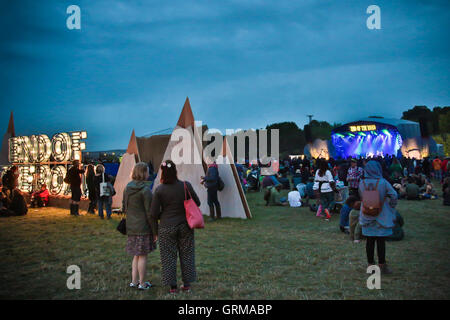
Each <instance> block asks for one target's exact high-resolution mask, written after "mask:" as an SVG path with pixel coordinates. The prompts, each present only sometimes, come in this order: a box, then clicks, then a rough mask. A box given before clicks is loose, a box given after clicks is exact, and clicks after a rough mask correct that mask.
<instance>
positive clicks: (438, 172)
mask: <svg viewBox="0 0 450 320" xmlns="http://www.w3.org/2000/svg"><path fill="white" fill-rule="evenodd" d="M434 177H435V178H436V179H437V180H439V181H441V180H442V175H441V170H434Z"/></svg>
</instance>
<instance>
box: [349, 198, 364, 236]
mask: <svg viewBox="0 0 450 320" xmlns="http://www.w3.org/2000/svg"><path fill="white" fill-rule="evenodd" d="M360 209H361V201H355V202H354V203H353V208H352V210H351V211H350V216H349V218H350V219H349V220H350V239H351V240H352V241H353V242H354V243H359V242H360V241H361V238H362V233H361V225H360V224H359V211H360Z"/></svg>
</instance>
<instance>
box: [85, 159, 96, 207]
mask: <svg viewBox="0 0 450 320" xmlns="http://www.w3.org/2000/svg"><path fill="white" fill-rule="evenodd" d="M94 177H95V171H94V165H93V164H89V165H88V166H87V169H86V185H87V189H88V192H89V208H88V213H91V214H95V208H96V207H97V196H96V192H95V182H94Z"/></svg>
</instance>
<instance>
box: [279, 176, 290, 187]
mask: <svg viewBox="0 0 450 320" xmlns="http://www.w3.org/2000/svg"><path fill="white" fill-rule="evenodd" d="M278 181H279V183H281V184H282V185H283V189H286V190H289V189H291V183H290V182H289V179H288V178H287V177H286V175H285V174H283V175H279V176H278Z"/></svg>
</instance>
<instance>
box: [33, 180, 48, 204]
mask: <svg viewBox="0 0 450 320" xmlns="http://www.w3.org/2000/svg"><path fill="white" fill-rule="evenodd" d="M49 195H50V194H49V192H48V189H47V185H46V184H45V183H43V184H42V186H41V189H40V190H39V191H36V192H34V193H33V194H32V195H31V207H32V208H35V207H39V208H41V207H46V206H47V205H48V197H49Z"/></svg>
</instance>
